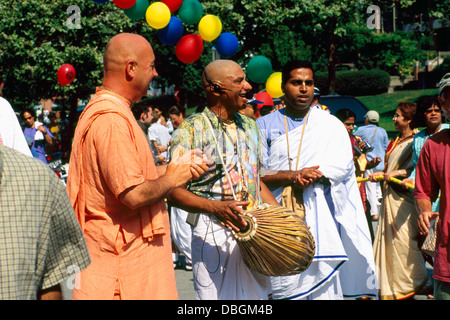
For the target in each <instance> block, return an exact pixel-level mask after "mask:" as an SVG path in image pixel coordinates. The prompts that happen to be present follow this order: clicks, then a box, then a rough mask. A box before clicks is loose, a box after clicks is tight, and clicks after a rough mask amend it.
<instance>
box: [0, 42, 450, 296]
mask: <svg viewBox="0 0 450 320" xmlns="http://www.w3.org/2000/svg"><path fill="white" fill-rule="evenodd" d="M103 68H104V73H103V80H102V83H101V85H100V86H99V87H98V88H97V89H96V92H95V95H94V96H93V97H92V99H91V100H90V102H89V103H88V105H86V107H85V109H84V111H83V112H82V114H81V115H80V117H79V119H78V123H77V125H76V128H75V134H74V138H73V142H72V145H71V153H70V161H69V164H70V167H69V174H68V179H67V185H64V184H62V183H60V181H59V180H58V179H57V177H56V175H55V174H54V173H53V172H52V171H51V170H50V169H49V168H48V166H46V158H45V155H46V153H48V152H49V150H52V151H51V152H53V151H54V150H55V148H56V150H61V149H58V145H59V143H60V142H61V140H64V138H63V136H62V135H63V134H62V131H64V130H63V129H62V128H61V126H64V125H67V123H66V122H64V123H62V122H60V123H58V122H56V115H55V114H53V113H49V114H47V116H48V121H44V122H45V123H42V122H40V121H38V120H36V114H35V113H34V110H32V109H26V110H24V111H23V112H22V113H21V118H22V119H23V122H24V124H25V128H24V129H22V128H21V126H20V124H19V121H18V119H17V117H16V116H15V114H14V112H13V111H12V108H11V106H10V104H9V103H8V102H7V101H6V100H5V99H3V98H1V97H0V170H1V175H0V179H1V180H0V185H1V189H2V192H1V193H0V198H1V199H0V200H1V202H0V207H1V208H2V210H1V212H2V217H1V219H2V221H5V223H2V224H1V226H0V227H1V228H2V233H3V234H4V236H3V238H2V239H5V241H7V242H5V243H3V244H4V245H3V246H2V247H3V248H4V250H2V251H0V259H1V260H0V261H1V262H2V263H1V274H2V280H1V281H0V298H3V299H58V298H61V296H62V295H61V284H62V283H63V282H64V281H66V282H67V281H68V276H70V275H71V273H70V272H73V274H74V277H73V278H72V277H71V278H70V279H71V281H72V280H73V282H71V288H72V291H71V297H70V298H71V299H74V300H84V299H99V300H100V299H102V300H103V299H106V300H113V299H117V300H118V299H123V300H125V299H152V300H158V299H167V300H171V299H178V293H177V287H176V279H175V272H174V268H175V267H176V266H177V265H178V261H177V257H178V254H183V255H184V256H185V257H186V268H187V269H188V270H193V280H194V290H195V295H196V298H197V299H199V300H211V299H212V300H217V299H219V300H249V299H250V300H267V299H275V300H277V299H289V300H343V299H346V298H352V299H383V300H384V299H386V300H397V299H409V298H412V297H413V296H414V295H416V294H418V293H422V292H427V293H429V294H430V298H434V299H446V300H448V299H450V264H449V262H448V259H447V252H448V247H449V244H448V239H449V233H448V221H449V219H450V215H449V213H448V208H449V206H450V194H448V186H447V182H448V181H450V178H449V177H448V175H449V173H448V172H449V169H448V168H447V165H446V156H447V153H448V152H450V149H449V148H450V147H449V145H450V135H449V125H448V124H446V123H445V114H446V112H450V74H447V75H445V76H444V77H443V79H442V80H441V82H440V83H439V90H438V95H437V97H427V98H424V99H421V100H420V101H418V102H417V103H412V102H404V103H400V104H399V105H398V106H397V109H396V111H395V114H394V117H393V122H394V125H395V129H396V130H397V131H398V133H397V135H396V137H395V138H394V139H392V140H391V141H389V140H388V135H387V133H386V131H385V130H384V129H383V128H381V127H380V126H379V124H378V122H379V119H380V116H379V114H378V113H377V112H376V111H375V110H371V111H369V112H368V113H367V114H366V122H365V125H364V126H361V127H359V128H358V129H356V130H355V120H356V116H355V114H354V113H353V112H352V111H351V110H349V109H341V110H339V111H338V112H336V114H335V115H331V114H330V112H329V110H328V108H326V107H325V106H322V105H321V104H320V103H319V101H320V100H319V99H320V92H319V91H318V89H317V88H315V86H314V78H315V76H314V70H313V67H312V65H311V63H310V62H307V61H300V60H292V61H290V62H288V63H286V65H285V66H284V67H283V70H282V84H281V87H282V91H283V97H282V99H281V101H280V102H278V101H273V100H272V101H271V102H270V103H267V102H261V101H258V100H257V99H249V98H248V93H249V92H251V91H252V86H251V84H250V83H249V82H247V81H246V75H245V73H244V71H243V69H242V68H241V67H240V65H239V64H237V63H236V62H234V61H232V60H223V59H219V60H215V61H213V62H211V63H209V64H208V65H207V66H206V67H205V68H204V69H203V71H202V74H201V83H202V87H203V90H204V93H205V95H206V104H205V106H204V107H203V108H201V109H199V110H198V111H197V112H195V113H193V114H192V115H190V116H187V115H186V113H185V110H184V108H183V107H182V106H180V105H179V104H176V103H174V104H173V105H171V106H170V107H169V108H163V107H162V106H161V105H158V103H155V102H151V101H150V102H149V101H148V100H141V99H142V97H144V96H145V95H146V93H147V90H148V86H149V83H150V82H151V81H152V79H153V78H154V77H156V76H157V75H158V74H157V70H156V69H155V54H154V52H153V48H152V46H151V45H150V43H149V42H148V41H147V40H146V39H145V38H143V37H141V36H139V35H136V34H129V33H121V34H118V35H116V36H114V37H113V38H111V40H110V41H109V43H108V44H107V46H106V48H105V53H104V59H103ZM274 100H275V99H274ZM61 119H62V117H61ZM419 128H425V129H423V130H422V131H420V132H419ZM58 141H59V142H58ZM55 144H56V146H55ZM33 157H34V158H38V159H33ZM30 168H32V170H31V171H30ZM12 177H14V178H12ZM17 177H20V178H17ZM288 186H289V187H291V188H292V190H295V192H293V195H295V197H296V201H297V202H298V203H299V204H300V206H299V207H301V212H300V211H298V212H297V211H296V213H297V214H299V215H301V216H302V218H303V220H304V221H305V224H306V225H307V226H308V228H309V230H310V232H311V235H312V236H313V238H314V241H315V254H314V257H313V259H312V262H311V264H310V266H309V267H308V268H307V269H306V270H305V271H303V272H301V273H299V274H292V275H281V276H265V275H262V274H261V273H259V272H257V271H255V270H253V269H251V268H249V267H248V266H247V264H246V263H245V262H244V259H243V258H242V252H241V249H240V246H239V244H238V242H237V240H236V238H235V237H234V233H235V232H239V231H241V230H245V228H246V227H247V222H246V221H245V220H244V219H243V217H242V215H243V214H244V212H245V211H248V210H252V209H256V208H259V207H261V206H262V205H270V206H279V205H285V201H286V198H285V197H286V194H285V190H287V189H288V188H287V187H288ZM3 190H5V192H3ZM17 190H19V192H17ZM289 190H290V189H289ZM293 210H297V209H293ZM299 210H300V209H299ZM6 213H7V214H6ZM24 215H25V216H26V217H24ZM374 221H376V222H377V228H376V230H374V229H373V227H372V222H374ZM23 230H26V232H27V233H31V234H32V235H33V236H30V237H27V238H26V239H24V238H23V237H21V236H20V233H22V232H23ZM432 230H434V231H435V232H433V233H432V232H430V231H432ZM432 234H433V235H436V238H435V239H434V238H433V239H431V240H430V239H429V238H428V239H427V238H426V237H427V235H428V236H430V235H432ZM2 241H3V240H2ZM424 243H427V244H429V243H431V244H432V245H433V249H432V250H431V251H430V250H424V249H423V244H424ZM30 248H33V249H30ZM36 248H37V249H36ZM434 248H435V249H434ZM13 251H15V252H14V255H11V254H8V253H11V252H13ZM15 259H16V260H17V261H26V263H21V264H19V263H17V261H16V260H15ZM427 262H428V263H429V264H430V265H431V266H432V267H433V277H434V282H432V281H430V279H429V275H428V272H427V268H426V263H427ZM74 266H75V267H76V268H75V269H73V267H74ZM69 269H70V270H71V271H68V270H69ZM19 275H20V281H19V280H18V279H19V278H18V277H19ZM23 275H25V276H23ZM430 284H431V285H430ZM432 288H434V291H432V290H431V289H432Z"/></svg>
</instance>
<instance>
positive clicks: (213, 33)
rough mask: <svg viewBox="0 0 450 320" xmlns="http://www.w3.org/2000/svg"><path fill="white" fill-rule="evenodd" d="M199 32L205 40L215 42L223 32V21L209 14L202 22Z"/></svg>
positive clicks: (199, 25)
mask: <svg viewBox="0 0 450 320" xmlns="http://www.w3.org/2000/svg"><path fill="white" fill-rule="evenodd" d="M198 32H199V33H200V36H201V37H202V39H203V40H205V41H213V40H215V39H216V38H217V37H218V36H219V35H220V33H221V32H222V21H220V19H219V18H218V17H217V16H215V15H212V14H208V15H206V16H204V17H203V18H202V19H201V20H200V22H199V24H198Z"/></svg>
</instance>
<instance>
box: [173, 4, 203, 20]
mask: <svg viewBox="0 0 450 320" xmlns="http://www.w3.org/2000/svg"><path fill="white" fill-rule="evenodd" d="M202 15H203V7H202V4H201V3H200V2H198V0H183V3H182V4H181V6H180V8H179V9H178V18H180V20H181V22H183V23H186V24H190V25H192V24H196V23H197V22H199V21H200V19H201V18H202Z"/></svg>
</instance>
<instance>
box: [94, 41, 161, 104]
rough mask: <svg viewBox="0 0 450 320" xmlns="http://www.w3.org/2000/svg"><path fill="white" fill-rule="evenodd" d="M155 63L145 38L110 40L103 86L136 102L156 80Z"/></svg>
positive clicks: (107, 48)
mask: <svg viewBox="0 0 450 320" xmlns="http://www.w3.org/2000/svg"><path fill="white" fill-rule="evenodd" d="M154 63H155V55H154V53H153V49H152V46H151V45H150V43H149V42H148V41H147V40H146V39H145V38H144V37H142V36H140V35H137V34H131V33H120V34H118V35H116V36H114V37H113V38H111V40H110V41H109V42H108V44H107V46H106V49H105V53H104V55H103V70H104V79H103V86H105V87H107V88H109V89H111V90H113V91H115V92H117V93H119V94H120V95H123V96H124V97H126V98H127V99H129V100H130V101H132V102H134V101H137V100H139V99H140V98H141V97H142V96H143V95H145V94H146V92H147V89H148V85H149V83H150V82H151V81H152V79H153V77H156V76H157V73H156V71H155V69H154Z"/></svg>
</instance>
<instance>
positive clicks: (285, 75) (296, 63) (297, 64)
mask: <svg viewBox="0 0 450 320" xmlns="http://www.w3.org/2000/svg"><path fill="white" fill-rule="evenodd" d="M302 68H304V69H311V71H312V73H313V78H314V69H313V66H312V64H311V62H309V61H304V60H291V61H289V62H288V63H286V64H285V65H284V67H283V69H282V71H281V79H282V80H281V81H282V85H284V84H286V82H287V81H288V80H289V78H290V77H291V71H292V70H295V69H302Z"/></svg>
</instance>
